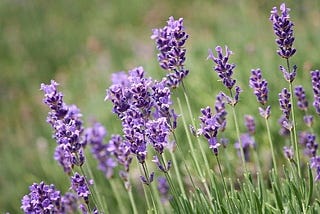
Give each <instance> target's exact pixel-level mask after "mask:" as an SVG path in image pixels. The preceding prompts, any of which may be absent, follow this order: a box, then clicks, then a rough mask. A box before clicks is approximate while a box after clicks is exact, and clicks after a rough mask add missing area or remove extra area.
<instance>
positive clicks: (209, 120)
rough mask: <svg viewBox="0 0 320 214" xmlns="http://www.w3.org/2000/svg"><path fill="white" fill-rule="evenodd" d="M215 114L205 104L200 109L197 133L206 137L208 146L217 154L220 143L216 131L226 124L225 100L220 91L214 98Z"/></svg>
mask: <svg viewBox="0 0 320 214" xmlns="http://www.w3.org/2000/svg"><path fill="white" fill-rule="evenodd" d="M216 100H217V101H216V105H215V111H216V112H215V114H213V112H212V111H211V108H210V107H209V106H207V107H206V108H202V109H201V114H202V116H200V117H199V119H200V121H201V124H200V128H199V129H198V131H197V133H198V134H199V135H203V136H204V137H205V138H207V140H208V143H209V148H210V149H211V150H212V151H213V153H214V154H215V155H218V148H219V146H220V145H221V144H220V143H219V141H218V139H217V135H218V132H219V131H220V132H222V131H223V130H224V128H225V126H226V115H227V112H226V111H225V101H224V99H223V95H222V93H219V94H218V96H217V99H216Z"/></svg>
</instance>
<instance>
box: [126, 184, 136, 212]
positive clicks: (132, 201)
mask: <svg viewBox="0 0 320 214" xmlns="http://www.w3.org/2000/svg"><path fill="white" fill-rule="evenodd" d="M128 193H129V199H130V203H131V206H132V209H133V214H138V210H137V207H136V203H135V201H134V198H133V195H132V190H131V189H130V190H128Z"/></svg>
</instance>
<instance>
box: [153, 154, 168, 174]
mask: <svg viewBox="0 0 320 214" xmlns="http://www.w3.org/2000/svg"><path fill="white" fill-rule="evenodd" d="M152 162H154V163H155V164H156V165H157V167H158V169H159V170H160V171H162V172H165V173H166V172H168V171H169V170H170V168H171V164H172V163H171V161H170V160H169V161H168V162H167V165H165V164H162V163H161V162H160V160H159V158H158V156H153V159H152Z"/></svg>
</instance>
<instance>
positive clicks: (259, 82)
mask: <svg viewBox="0 0 320 214" xmlns="http://www.w3.org/2000/svg"><path fill="white" fill-rule="evenodd" d="M249 86H250V87H251V88H252V89H253V92H254V94H255V95H256V97H257V100H258V102H260V103H261V104H262V105H265V104H266V103H267V101H268V82H267V81H266V80H265V79H263V78H262V75H261V70H260V69H256V70H254V69H252V70H251V77H250V81H249Z"/></svg>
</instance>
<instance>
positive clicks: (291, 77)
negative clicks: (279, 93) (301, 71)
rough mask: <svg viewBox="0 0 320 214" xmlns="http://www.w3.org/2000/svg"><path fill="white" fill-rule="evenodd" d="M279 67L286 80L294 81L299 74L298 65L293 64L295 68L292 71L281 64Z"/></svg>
mask: <svg viewBox="0 0 320 214" xmlns="http://www.w3.org/2000/svg"><path fill="white" fill-rule="evenodd" d="M279 69H280V71H281V72H282V74H283V77H284V79H285V80H286V81H288V82H293V80H294V79H295V78H296V75H297V66H296V65H294V66H293V70H292V72H290V73H289V72H288V71H287V69H285V68H284V67H283V66H281V65H280V66H279Z"/></svg>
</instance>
